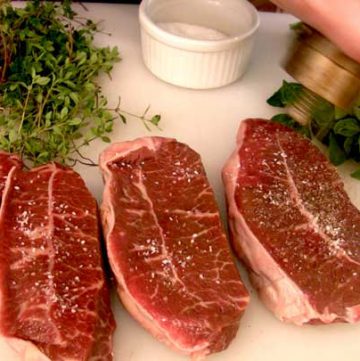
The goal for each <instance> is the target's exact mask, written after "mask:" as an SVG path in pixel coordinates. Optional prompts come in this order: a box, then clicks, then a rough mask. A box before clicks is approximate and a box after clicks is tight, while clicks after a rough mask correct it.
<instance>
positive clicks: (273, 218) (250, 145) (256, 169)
mask: <svg viewBox="0 0 360 361" xmlns="http://www.w3.org/2000/svg"><path fill="white" fill-rule="evenodd" d="M223 179H224V184H225V188H226V195H227V201H228V205H229V212H228V213H229V223H230V229H231V233H232V239H233V245H234V248H235V249H236V250H237V253H238V255H239V257H240V258H242V259H243V260H244V261H245V263H246V264H247V265H248V267H249V269H250V274H251V278H252V281H253V283H254V285H255V287H256V288H257V289H258V291H259V294H260V297H261V299H262V300H263V301H264V303H265V304H266V305H267V306H268V308H269V309H270V310H271V311H273V312H274V314H275V315H276V316H277V317H278V318H280V319H281V320H283V321H286V322H292V323H295V324H300V325H301V324H305V323H332V322H350V323H354V322H358V321H359V320H360V241H359V240H360V212H359V210H358V209H357V208H356V207H355V206H354V205H353V204H352V203H351V201H350V199H349V197H348V195H347V194H346V192H345V190H344V185H343V183H342V181H341V179H340V177H339V175H338V173H337V171H336V169H335V168H334V167H333V166H332V165H331V164H329V162H328V161H327V159H326V158H325V156H324V155H323V154H322V153H321V152H320V151H319V149H318V148H317V147H316V146H315V145H313V144H312V143H311V142H310V141H309V140H308V139H306V138H304V137H303V136H302V135H300V134H298V133H296V132H295V131H293V130H291V129H289V128H287V127H285V126H282V125H279V124H275V123H272V122H268V121H265V120H261V119H249V120H246V121H243V122H242V123H241V126H240V130H239V133H238V137H237V148H236V150H235V152H234V153H233V155H232V156H231V157H230V159H229V161H228V162H227V164H226V166H225V168H224V170H223Z"/></svg>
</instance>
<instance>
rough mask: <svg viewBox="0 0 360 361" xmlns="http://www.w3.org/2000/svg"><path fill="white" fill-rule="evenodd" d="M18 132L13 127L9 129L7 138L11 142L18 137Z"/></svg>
mask: <svg viewBox="0 0 360 361" xmlns="http://www.w3.org/2000/svg"><path fill="white" fill-rule="evenodd" d="M18 136H19V133H18V132H17V131H16V130H15V129H10V131H9V140H10V142H11V143H13V142H15V141H16V140H17V139H18Z"/></svg>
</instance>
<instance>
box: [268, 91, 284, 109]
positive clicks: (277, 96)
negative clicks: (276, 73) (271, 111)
mask: <svg viewBox="0 0 360 361" xmlns="http://www.w3.org/2000/svg"><path fill="white" fill-rule="evenodd" d="M267 103H268V104H269V105H271V106H273V107H278V108H284V106H285V104H284V102H283V101H282V95H281V90H280V89H279V90H278V91H277V92H275V93H274V94H273V95H272V96H271V97H270V98H269V99H268V100H267Z"/></svg>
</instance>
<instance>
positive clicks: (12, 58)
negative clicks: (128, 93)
mask: <svg viewBox="0 0 360 361" xmlns="http://www.w3.org/2000/svg"><path fill="white" fill-rule="evenodd" d="M98 31H99V30H98V24H96V23H94V22H93V21H92V20H89V19H84V18H82V17H79V16H78V15H77V14H76V13H75V12H74V10H73V9H72V7H71V3H70V1H64V2H62V3H60V4H59V3H52V2H41V1H37V0H35V1H31V2H29V3H27V4H26V6H25V7H24V8H16V7H14V6H12V5H11V4H10V3H9V2H8V1H2V2H0V149H2V150H5V151H8V152H12V153H18V154H20V155H21V156H22V157H23V158H24V159H25V160H28V161H30V162H32V163H33V164H41V163H46V162H49V161H52V160H56V161H59V162H62V163H65V164H72V162H74V161H75V159H76V158H78V159H79V156H81V152H80V149H81V148H82V147H83V146H84V145H88V144H89V143H90V142H92V141H93V140H95V139H101V140H103V141H104V142H109V141H110V138H109V137H108V134H109V133H110V132H111V131H112V129H113V124H114V120H115V119H120V120H121V121H122V122H123V123H126V117H125V116H126V115H127V114H128V113H126V112H124V111H122V110H121V109H120V104H118V105H117V106H116V107H115V108H114V109H110V108H109V107H108V104H107V100H106V98H105V96H104V95H103V94H102V91H101V87H100V86H99V84H98V83H97V81H96V80H97V77H98V75H99V74H101V73H105V74H108V75H110V72H111V70H112V68H113V66H114V64H115V63H116V62H118V61H119V60H120V57H119V53H118V49H117V48H116V47H114V48H110V47H97V46H95V45H94V42H93V41H94V36H95V34H96V33H97V32H98ZM138 117H139V118H140V119H141V120H142V121H143V122H144V124H145V125H146V126H147V127H148V124H153V125H155V126H157V124H158V123H159V121H160V116H159V115H155V116H154V117H152V118H147V116H146V113H144V114H143V115H141V116H138ZM147 123H148V124H147Z"/></svg>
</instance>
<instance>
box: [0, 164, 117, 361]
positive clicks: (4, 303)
mask: <svg viewBox="0 0 360 361" xmlns="http://www.w3.org/2000/svg"><path fill="white" fill-rule="evenodd" d="M0 300H1V302H0V333H1V335H2V336H3V337H4V339H3V340H2V341H3V342H4V340H5V342H7V343H8V344H9V345H10V347H11V348H12V349H13V350H14V351H16V352H15V354H16V355H17V356H13V358H12V359H11V360H8V361H23V360H24V357H25V356H24V355H28V357H30V356H29V355H31V358H26V357H25V359H26V360H30V359H31V360H46V359H50V360H52V361H70V360H71V361H100V360H101V361H110V360H112V345H111V338H112V333H113V330H114V326H115V325H114V320H113V316H112V313H111V310H110V301H109V293H108V289H107V285H106V281H105V276H104V271H103V268H102V257H101V251H100V242H99V228H98V217H97V206H96V202H95V199H94V198H93V197H92V196H91V194H90V192H89V191H88V190H87V188H86V186H85V184H84V182H83V180H82V179H81V178H80V176H79V175H78V174H77V173H75V172H74V171H73V170H71V169H69V168H64V167H61V166H59V165H56V164H49V165H45V166H42V167H39V168H35V169H33V170H31V171H29V172H26V171H23V170H21V169H20V168H18V167H13V168H12V169H11V171H10V172H9V174H8V176H7V179H6V183H5V187H4V191H3V201H2V204H1V211H0Z"/></svg>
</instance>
